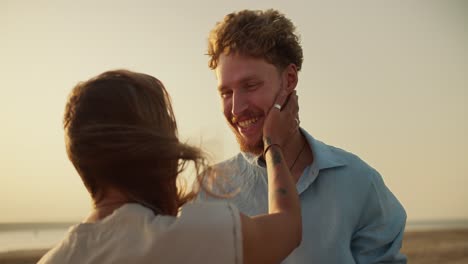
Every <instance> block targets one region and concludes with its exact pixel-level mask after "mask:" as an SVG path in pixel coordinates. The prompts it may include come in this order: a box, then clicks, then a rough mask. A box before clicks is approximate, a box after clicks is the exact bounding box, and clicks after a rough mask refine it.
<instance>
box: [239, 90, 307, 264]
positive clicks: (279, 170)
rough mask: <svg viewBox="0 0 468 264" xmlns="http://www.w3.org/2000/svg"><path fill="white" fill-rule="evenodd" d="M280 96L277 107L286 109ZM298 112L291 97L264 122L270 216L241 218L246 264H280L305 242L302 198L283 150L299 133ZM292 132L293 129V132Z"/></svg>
mask: <svg viewBox="0 0 468 264" xmlns="http://www.w3.org/2000/svg"><path fill="white" fill-rule="evenodd" d="M286 97H287V95H283V94H280V95H279V96H278V98H277V99H276V104H279V105H283V104H284V103H285V102H286ZM297 112H298V103H297V95H296V94H295V92H294V93H292V94H291V96H290V99H289V102H288V103H287V104H286V105H284V106H283V109H282V110H281V111H280V110H279V109H276V108H272V109H271V110H270V111H269V113H268V115H267V118H266V120H265V124H264V130H263V137H264V143H265V144H264V149H265V152H264V155H265V157H264V158H265V161H266V164H267V172H268V215H260V216H256V217H252V218H250V217H248V216H245V215H243V214H241V223H242V234H243V252H244V254H243V255H244V263H279V262H281V261H282V260H283V259H284V258H286V257H287V256H288V255H289V254H290V253H291V252H292V251H293V250H294V249H295V248H296V247H297V246H299V244H300V242H301V239H302V219H301V208H300V202H299V196H298V194H297V190H296V185H295V182H294V181H293V178H292V176H291V173H290V171H289V168H288V167H287V164H286V162H285V160H284V157H283V152H282V149H281V146H282V145H283V144H284V143H285V142H286V141H287V139H288V138H289V137H290V136H291V133H296V132H297V131H298V127H297V124H296V122H295V120H294V118H295V117H296V115H297ZM291 128H293V129H291Z"/></svg>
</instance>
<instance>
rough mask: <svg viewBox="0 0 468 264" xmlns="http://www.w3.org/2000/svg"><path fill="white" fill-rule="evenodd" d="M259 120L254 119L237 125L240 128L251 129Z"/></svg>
mask: <svg viewBox="0 0 468 264" xmlns="http://www.w3.org/2000/svg"><path fill="white" fill-rule="evenodd" d="M257 120H258V118H252V119H248V120H244V121H240V122H238V123H237V124H239V126H240V127H242V128H245V127H249V126H250V125H252V124H254V123H255V122H257Z"/></svg>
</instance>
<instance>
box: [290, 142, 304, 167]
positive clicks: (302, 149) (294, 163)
mask: <svg viewBox="0 0 468 264" xmlns="http://www.w3.org/2000/svg"><path fill="white" fill-rule="evenodd" d="M306 143H307V140H304V144H302V148H301V151H299V154H297V156H296V159H295V160H294V162H293V164H292V165H291V167H290V168H289V171H291V170H292V168H294V165H296V161H297V160H298V159H299V156H301V154H302V152H303V151H304V149H305V146H306Z"/></svg>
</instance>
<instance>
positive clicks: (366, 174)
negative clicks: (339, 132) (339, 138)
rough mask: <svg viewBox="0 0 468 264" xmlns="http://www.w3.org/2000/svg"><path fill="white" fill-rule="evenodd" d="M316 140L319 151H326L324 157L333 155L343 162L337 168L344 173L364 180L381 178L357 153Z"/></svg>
mask: <svg viewBox="0 0 468 264" xmlns="http://www.w3.org/2000/svg"><path fill="white" fill-rule="evenodd" d="M316 141H317V143H316V144H317V145H319V151H322V152H325V153H326V158H330V157H333V159H335V160H337V161H339V162H340V163H342V164H343V166H340V167H339V168H338V169H339V170H340V171H342V172H343V173H344V174H347V175H352V177H353V178H354V179H357V178H360V179H361V180H365V181H374V180H375V179H376V178H381V176H380V174H379V172H378V171H377V170H376V169H375V168H374V167H372V166H371V165H370V164H369V163H367V162H366V161H365V160H363V159H362V158H361V157H359V156H358V155H357V154H355V153H353V152H350V151H348V150H345V149H343V148H339V147H336V146H333V145H329V144H326V143H323V142H321V141H318V140H316ZM321 154H322V153H320V152H319V153H317V155H321Z"/></svg>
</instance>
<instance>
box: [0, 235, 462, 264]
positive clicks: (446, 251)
mask: <svg viewBox="0 0 468 264" xmlns="http://www.w3.org/2000/svg"><path fill="white" fill-rule="evenodd" d="M46 251H47V250H24V251H12V252H5V253H0V264H33V263H36V262H37V261H38V260H39V258H40V257H41V256H42V255H43V254H44V253H45V252H46ZM402 252H403V253H405V254H406V255H407V256H408V263H410V264H423V263H424V264H436V263H437V264H439V263H444V264H468V229H462V230H439V231H410V232H406V233H405V237H404V241H403V249H402Z"/></svg>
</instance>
